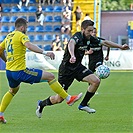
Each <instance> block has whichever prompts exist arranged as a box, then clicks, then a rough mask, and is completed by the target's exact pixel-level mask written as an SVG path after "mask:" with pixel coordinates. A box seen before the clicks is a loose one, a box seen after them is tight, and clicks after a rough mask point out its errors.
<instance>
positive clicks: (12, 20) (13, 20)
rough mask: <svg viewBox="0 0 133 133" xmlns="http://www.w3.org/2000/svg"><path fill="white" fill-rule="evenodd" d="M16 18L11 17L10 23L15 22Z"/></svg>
mask: <svg viewBox="0 0 133 133" xmlns="http://www.w3.org/2000/svg"><path fill="white" fill-rule="evenodd" d="M17 18H18V16H11V18H10V22H11V23H14V22H15V21H16V19H17Z"/></svg>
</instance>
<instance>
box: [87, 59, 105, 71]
mask: <svg viewBox="0 0 133 133" xmlns="http://www.w3.org/2000/svg"><path fill="white" fill-rule="evenodd" d="M98 62H101V64H103V57H102V56H101V57H99V58H94V59H90V58H89V64H88V68H89V69H90V70H91V71H92V72H93V73H94V72H95V71H96V70H95V69H96V64H97V63H98Z"/></svg>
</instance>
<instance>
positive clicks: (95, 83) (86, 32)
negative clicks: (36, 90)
mask: <svg viewBox="0 0 133 133" xmlns="http://www.w3.org/2000/svg"><path fill="white" fill-rule="evenodd" d="M93 25H94V22H92V21H91V20H84V21H83V22H82V24H81V32H76V33H75V34H74V35H73V36H72V37H71V38H70V40H69V42H68V44H67V47H66V49H65V53H64V57H63V60H62V62H61V64H60V66H59V74H58V81H59V83H60V84H61V85H62V86H63V88H64V89H65V90H66V91H68V88H69V86H70V85H71V84H72V82H73V81H74V79H76V80H77V81H82V82H87V83H90V86H88V88H87V91H86V94H85V96H84V98H83V100H82V101H81V103H80V105H79V106H78V109H79V110H82V111H86V112H87V113H95V112H96V110H95V109H92V108H90V107H89V105H88V103H89V101H90V99H91V98H92V97H93V96H94V94H95V92H96V90H97V89H98V87H99V84H100V79H99V78H98V77H97V76H96V75H95V74H93V72H92V71H91V70H89V69H87V68H86V67H85V66H83V65H82V64H81V61H82V58H83V56H84V54H85V51H88V50H89V49H90V47H91V46H93V47H97V46H98V45H106V46H108V47H115V48H119V49H122V50H126V49H129V47H128V45H127V44H124V45H118V44H116V43H114V42H110V41H107V40H100V39H98V38H96V37H93V36H91V34H92V31H93ZM62 101H63V99H62V98H61V97H60V96H59V95H55V96H50V97H48V98H47V99H45V100H39V101H38V104H37V109H36V115H37V117H38V118H41V116H42V111H43V108H44V107H46V106H51V105H54V104H57V103H61V102H62Z"/></svg>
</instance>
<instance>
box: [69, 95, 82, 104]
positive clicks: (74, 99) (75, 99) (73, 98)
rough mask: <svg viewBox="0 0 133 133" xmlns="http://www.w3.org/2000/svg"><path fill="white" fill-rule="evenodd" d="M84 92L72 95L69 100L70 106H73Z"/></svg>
mask: <svg viewBox="0 0 133 133" xmlns="http://www.w3.org/2000/svg"><path fill="white" fill-rule="evenodd" d="M82 95H83V93H79V94H78V95H76V96H71V98H70V100H69V101H68V102H67V104H68V105H69V106H72V105H73V104H74V103H75V102H76V101H78V100H79V99H80V98H81V97H82Z"/></svg>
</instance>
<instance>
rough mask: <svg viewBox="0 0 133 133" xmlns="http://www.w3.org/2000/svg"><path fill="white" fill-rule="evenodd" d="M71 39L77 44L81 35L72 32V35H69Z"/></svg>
mask: <svg viewBox="0 0 133 133" xmlns="http://www.w3.org/2000/svg"><path fill="white" fill-rule="evenodd" d="M71 39H73V40H74V41H75V43H76V44H77V43H79V41H80V39H81V37H80V36H79V34H77V33H76V34H74V35H73V36H72V37H71Z"/></svg>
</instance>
